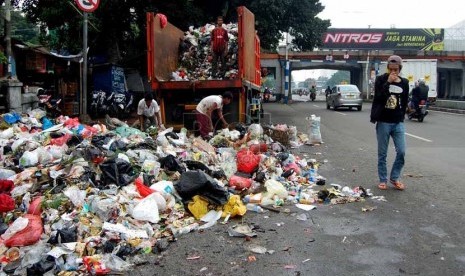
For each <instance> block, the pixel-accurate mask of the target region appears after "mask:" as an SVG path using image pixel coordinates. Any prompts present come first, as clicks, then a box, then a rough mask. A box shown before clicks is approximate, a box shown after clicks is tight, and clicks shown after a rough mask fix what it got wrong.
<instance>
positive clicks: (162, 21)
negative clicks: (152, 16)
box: [157, 13, 168, 29]
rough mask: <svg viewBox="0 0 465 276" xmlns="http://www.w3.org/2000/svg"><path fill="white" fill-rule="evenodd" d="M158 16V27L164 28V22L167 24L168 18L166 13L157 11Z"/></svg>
mask: <svg viewBox="0 0 465 276" xmlns="http://www.w3.org/2000/svg"><path fill="white" fill-rule="evenodd" d="M157 15H158V17H159V18H160V27H161V28H162V29H164V28H165V27H166V24H168V18H167V17H166V15H164V14H162V13H157Z"/></svg>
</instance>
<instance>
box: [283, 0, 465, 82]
mask: <svg viewBox="0 0 465 276" xmlns="http://www.w3.org/2000/svg"><path fill="white" fill-rule="evenodd" d="M320 3H321V4H322V5H323V6H324V7H325V9H324V10H323V12H321V13H320V14H319V15H318V16H319V17H320V18H322V19H330V20H331V26H330V28H369V26H370V27H371V28H391V27H395V28H449V27H451V26H453V25H455V24H457V23H459V22H461V21H464V20H465V13H464V12H463V11H464V10H465V0H440V1H426V0H351V1H347V0H345V1H344V0H320ZM328 74H330V72H328V71H324V70H313V71H309V70H300V71H293V72H292V78H293V80H294V81H303V80H305V79H306V78H318V76H319V75H328Z"/></svg>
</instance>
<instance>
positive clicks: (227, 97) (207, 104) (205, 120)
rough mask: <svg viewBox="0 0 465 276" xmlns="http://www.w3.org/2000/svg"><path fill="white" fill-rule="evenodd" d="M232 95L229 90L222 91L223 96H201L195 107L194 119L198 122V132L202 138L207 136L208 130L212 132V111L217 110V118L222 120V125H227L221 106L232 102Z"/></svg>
mask: <svg viewBox="0 0 465 276" xmlns="http://www.w3.org/2000/svg"><path fill="white" fill-rule="evenodd" d="M232 99H233V95H232V93H231V92H229V91H228V92H224V94H223V96H216V95H213V96H208V97H205V98H203V99H202V100H201V101H200V102H199V103H198V104H197V108H196V119H197V123H198V124H199V132H200V136H202V138H206V137H208V135H209V133H210V132H213V130H214V128H213V121H212V113H213V111H215V110H216V111H217V112H218V117H219V119H220V120H221V121H222V122H223V127H227V126H228V123H227V122H226V120H225V119H224V117H223V106H224V105H228V104H230V103H231V102H232Z"/></svg>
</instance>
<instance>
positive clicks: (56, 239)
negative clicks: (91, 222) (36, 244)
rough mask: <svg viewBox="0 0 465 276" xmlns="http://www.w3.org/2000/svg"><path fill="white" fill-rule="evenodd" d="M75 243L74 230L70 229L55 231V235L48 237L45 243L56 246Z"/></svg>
mask: <svg viewBox="0 0 465 276" xmlns="http://www.w3.org/2000/svg"><path fill="white" fill-rule="evenodd" d="M76 241H77V233H76V228H75V227H72V228H69V229H60V230H57V233H56V235H55V236H52V237H50V239H49V240H48V241H47V243H50V244H58V243H68V242H76Z"/></svg>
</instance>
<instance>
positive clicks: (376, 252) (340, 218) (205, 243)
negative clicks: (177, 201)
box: [128, 98, 465, 275]
mask: <svg viewBox="0 0 465 276" xmlns="http://www.w3.org/2000/svg"><path fill="white" fill-rule="evenodd" d="M294 100H296V101H294V103H293V104H290V105H283V104H279V103H267V104H265V106H264V108H265V112H268V113H270V115H271V121H272V122H273V123H287V124H290V125H296V126H297V128H298V130H299V131H302V132H306V131H307V130H308V122H307V121H306V120H305V117H307V116H310V115H311V114H316V115H318V116H321V133H322V137H323V141H324V144H323V145H321V146H314V147H311V146H302V147H301V148H299V149H297V150H296V151H297V152H298V153H299V154H300V155H303V156H307V157H310V158H316V159H317V160H319V161H321V162H323V160H324V159H326V160H327V162H326V163H324V164H323V165H322V166H321V168H320V170H319V173H320V174H322V175H323V176H325V177H326V178H327V180H328V181H327V183H337V184H341V185H344V186H345V185H347V186H351V187H353V186H360V185H361V186H363V187H365V188H369V189H372V191H373V193H374V194H375V195H376V196H381V195H382V196H385V198H386V200H387V201H386V202H384V201H378V200H373V199H368V200H367V201H365V202H359V203H349V204H342V205H319V206H318V208H317V209H315V210H312V211H309V212H305V211H302V210H299V209H297V208H295V207H294V206H292V205H289V206H286V208H289V209H290V211H291V212H290V213H285V212H281V213H279V214H276V213H271V212H267V213H264V214H255V213H250V212H249V213H247V214H246V215H245V216H244V218H243V219H242V220H240V219H235V220H231V221H230V222H229V225H221V224H220V225H216V226H214V227H212V228H210V229H207V230H205V231H203V232H196V233H190V234H186V235H184V236H181V237H180V238H179V239H178V241H177V242H175V243H172V244H171V245H170V247H169V248H168V250H167V251H165V252H163V253H162V254H159V255H148V256H147V260H148V261H149V263H148V264H146V265H143V266H139V267H137V268H136V269H135V270H133V271H131V272H130V273H128V275H465V236H464V235H463V231H464V228H465V223H464V222H465V215H464V214H465V212H464V211H465V208H464V205H463V204H464V203H463V202H464V198H465V186H464V181H463V179H465V173H464V170H463V169H462V168H463V167H464V165H465V161H464V160H465V158H463V156H464V155H465V147H464V146H463V145H462V143H463V139H464V137H465V117H464V116H463V115H457V114H444V113H439V112H431V113H430V114H429V115H428V116H427V117H426V118H425V121H424V122H423V123H418V122H416V121H406V122H405V124H406V130H407V137H406V139H407V157H406V166H405V169H404V176H403V181H404V183H405V184H406V185H407V189H406V190H405V191H402V192H400V191H396V190H394V189H389V190H387V191H379V190H377V188H376V185H377V181H378V180H377V173H376V159H377V157H376V139H375V132H374V125H373V124H371V123H370V122H369V109H370V105H369V104H365V105H364V108H363V110H362V111H361V112H358V111H349V110H338V111H333V110H326V106H325V104H324V102H322V101H317V102H298V100H299V99H298V98H294ZM303 100H304V99H303ZM393 157H394V148H393V146H392V147H390V149H389V158H388V164H389V166H388V168H389V167H390V165H391V164H392V161H393ZM367 206H369V207H375V208H376V209H374V210H373V211H371V212H362V208H363V207H367ZM304 213H305V214H306V215H307V217H308V219H307V220H306V221H300V220H297V218H296V217H297V215H301V214H304ZM238 223H247V224H251V225H255V226H256V227H258V229H259V231H258V236H257V237H256V238H253V239H252V240H251V241H246V240H245V239H243V238H233V237H229V235H228V233H227V228H228V227H229V226H231V225H234V224H238ZM251 245H259V246H262V247H265V248H266V249H267V250H271V252H269V253H272V254H269V253H266V254H257V253H252V252H249V251H247V249H246V248H247V247H249V246H251ZM250 256H253V257H250ZM189 257H196V258H194V259H193V260H189V259H191V258H189ZM250 258H255V259H256V260H253V259H250Z"/></svg>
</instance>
